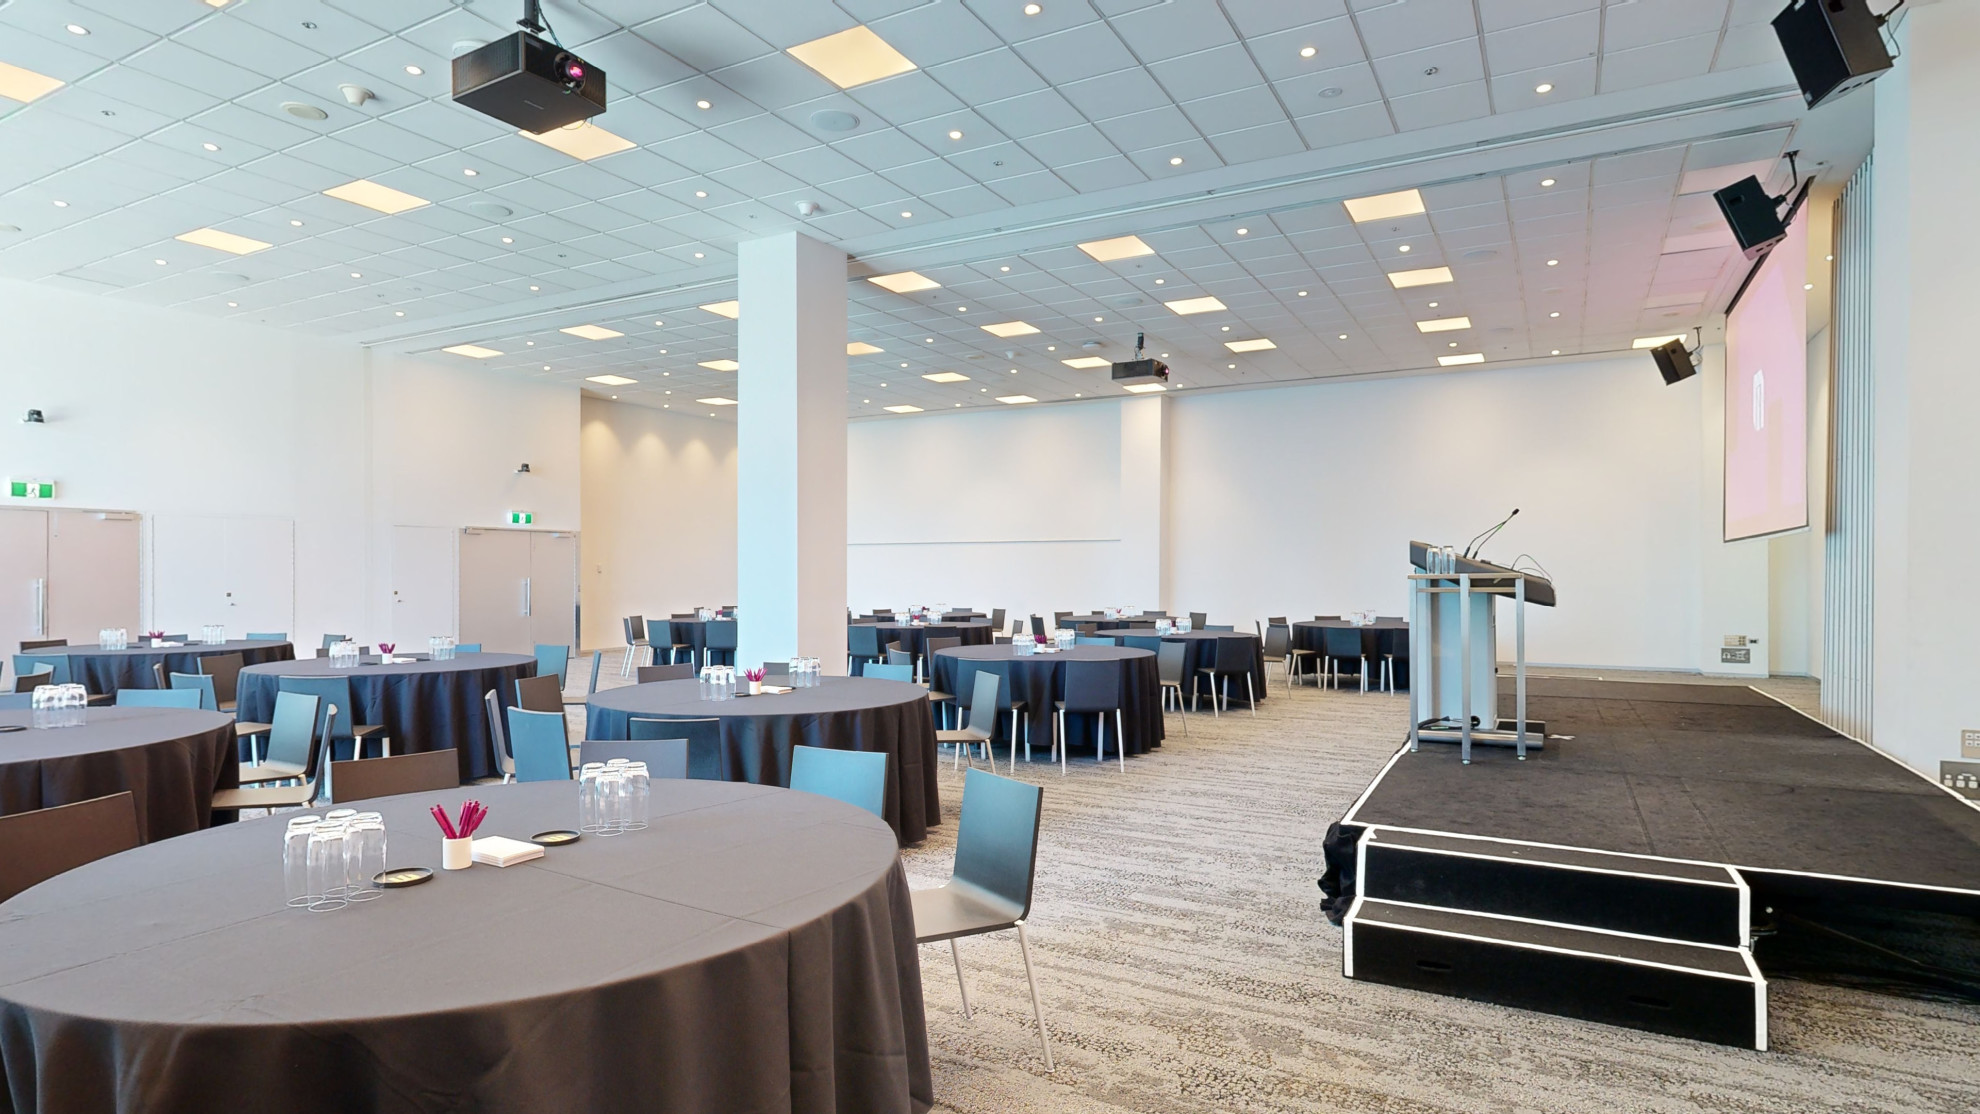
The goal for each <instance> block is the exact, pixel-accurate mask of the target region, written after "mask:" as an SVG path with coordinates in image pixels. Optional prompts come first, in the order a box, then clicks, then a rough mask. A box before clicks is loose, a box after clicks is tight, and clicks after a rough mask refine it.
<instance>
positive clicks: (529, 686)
mask: <svg viewBox="0 0 1980 1114" xmlns="http://www.w3.org/2000/svg"><path fill="white" fill-rule="evenodd" d="M516 707H518V708H521V709H523V710H524V711H527V712H555V713H557V714H558V715H560V716H561V715H563V714H564V687H563V685H562V684H561V683H559V682H558V680H557V677H556V675H555V674H550V675H547V676H538V677H518V678H516Z"/></svg>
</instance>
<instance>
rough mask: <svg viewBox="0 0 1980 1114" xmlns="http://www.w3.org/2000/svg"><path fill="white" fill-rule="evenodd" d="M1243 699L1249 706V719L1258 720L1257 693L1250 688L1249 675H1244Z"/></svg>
mask: <svg viewBox="0 0 1980 1114" xmlns="http://www.w3.org/2000/svg"><path fill="white" fill-rule="evenodd" d="M1244 699H1245V701H1246V703H1249V704H1250V705H1251V718H1252V719H1257V718H1258V692H1257V690H1255V689H1253V688H1252V687H1251V674H1249V673H1246V674H1245V675H1244Z"/></svg>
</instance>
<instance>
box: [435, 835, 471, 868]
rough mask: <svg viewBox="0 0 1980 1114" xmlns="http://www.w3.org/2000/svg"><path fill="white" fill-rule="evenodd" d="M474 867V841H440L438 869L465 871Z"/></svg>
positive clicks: (442, 839) (443, 838)
mask: <svg viewBox="0 0 1980 1114" xmlns="http://www.w3.org/2000/svg"><path fill="white" fill-rule="evenodd" d="M473 865H474V840H472V839H447V838H446V837H444V836H443V837H441V839H440V869H441V870H466V869H467V868H468V867H471V866H473Z"/></svg>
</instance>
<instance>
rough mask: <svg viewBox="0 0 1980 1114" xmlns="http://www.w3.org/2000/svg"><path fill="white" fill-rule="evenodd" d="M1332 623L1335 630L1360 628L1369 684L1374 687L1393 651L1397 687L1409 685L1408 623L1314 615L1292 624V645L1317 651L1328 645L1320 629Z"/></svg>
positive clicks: (1356, 629)
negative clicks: (1358, 621)
mask: <svg viewBox="0 0 1980 1114" xmlns="http://www.w3.org/2000/svg"><path fill="white" fill-rule="evenodd" d="M1328 627H1332V628H1334V629H1336V630H1355V631H1360V632H1361V653H1362V656H1364V657H1366V658H1367V659H1368V684H1369V686H1370V687H1373V686H1374V685H1375V684H1376V683H1377V682H1378V681H1380V680H1381V677H1382V658H1383V657H1384V656H1385V655H1388V654H1394V655H1395V659H1396V665H1395V669H1396V678H1395V687H1396V688H1397V690H1399V691H1400V690H1402V689H1407V688H1408V687H1409V623H1408V622H1406V621H1403V620H1398V619H1377V620H1376V621H1375V622H1373V623H1371V624H1369V625H1366V626H1361V625H1358V624H1355V623H1350V622H1348V621H1347V620H1346V619H1312V620H1308V621H1307V622H1304V623H1294V624H1293V625H1292V641H1293V646H1294V648H1296V649H1300V650H1311V651H1313V652H1314V653H1315V654H1319V653H1321V652H1323V651H1324V650H1325V649H1326V647H1325V646H1323V645H1322V644H1321V639H1322V638H1324V637H1325V636H1324V635H1322V634H1321V633H1320V632H1321V631H1323V630H1325V629H1327V628H1328Z"/></svg>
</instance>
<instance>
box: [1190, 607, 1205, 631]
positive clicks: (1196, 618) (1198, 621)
mask: <svg viewBox="0 0 1980 1114" xmlns="http://www.w3.org/2000/svg"><path fill="white" fill-rule="evenodd" d="M1209 622H1210V613H1209V612H1208V611H1192V612H1190V613H1189V625H1190V629H1192V630H1202V629H1203V628H1204V626H1205V625H1207V624H1208V623H1209Z"/></svg>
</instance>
